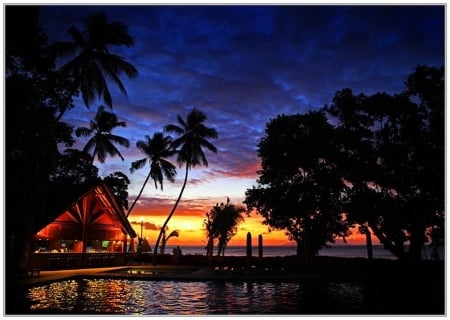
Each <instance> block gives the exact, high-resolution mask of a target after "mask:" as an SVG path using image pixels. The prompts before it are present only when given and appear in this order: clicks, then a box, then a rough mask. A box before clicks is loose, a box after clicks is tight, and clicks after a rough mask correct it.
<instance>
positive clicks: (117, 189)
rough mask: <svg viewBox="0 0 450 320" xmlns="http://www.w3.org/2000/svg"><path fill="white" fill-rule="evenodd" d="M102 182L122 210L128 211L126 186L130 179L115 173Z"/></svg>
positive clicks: (117, 172) (121, 173)
mask: <svg viewBox="0 0 450 320" xmlns="http://www.w3.org/2000/svg"><path fill="white" fill-rule="evenodd" d="M103 181H105V183H106V184H107V185H108V187H109V188H110V189H111V191H112V193H113V195H114V196H115V197H116V200H117V203H118V204H119V205H120V206H121V207H122V208H123V209H126V210H127V209H128V185H129V184H130V179H128V177H127V175H126V174H124V173H123V172H120V171H116V172H114V173H111V174H110V175H108V176H106V177H105V178H104V179H103Z"/></svg>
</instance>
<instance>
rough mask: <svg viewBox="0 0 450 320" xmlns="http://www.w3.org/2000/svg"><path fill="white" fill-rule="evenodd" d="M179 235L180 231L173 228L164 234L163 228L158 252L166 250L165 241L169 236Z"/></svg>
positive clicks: (161, 252) (162, 252)
mask: <svg viewBox="0 0 450 320" xmlns="http://www.w3.org/2000/svg"><path fill="white" fill-rule="evenodd" d="M179 235H180V233H179V231H178V230H173V231H172V232H171V233H169V234H168V235H167V236H166V231H165V230H164V231H163V236H162V239H161V246H160V248H159V254H164V251H165V250H166V244H167V241H169V239H170V238H173V237H177V238H178V237H179Z"/></svg>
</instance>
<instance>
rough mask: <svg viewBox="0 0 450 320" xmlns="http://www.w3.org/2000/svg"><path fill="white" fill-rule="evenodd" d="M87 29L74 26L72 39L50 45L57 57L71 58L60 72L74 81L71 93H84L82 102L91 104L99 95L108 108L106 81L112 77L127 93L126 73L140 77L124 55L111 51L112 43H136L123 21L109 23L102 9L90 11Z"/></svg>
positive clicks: (86, 21) (116, 44)
mask: <svg viewBox="0 0 450 320" xmlns="http://www.w3.org/2000/svg"><path fill="white" fill-rule="evenodd" d="M84 27H85V30H82V31H81V30H79V29H77V28H76V27H71V28H70V29H69V30H68V32H69V34H70V35H71V37H72V41H60V42H56V43H55V44H53V45H52V46H51V49H52V50H54V53H55V54H56V55H57V56H61V57H69V59H70V60H69V61H68V62H67V63H66V64H64V65H63V67H62V69H61V71H62V72H63V74H65V75H66V76H67V82H68V83H70V82H71V83H72V86H73V87H72V93H73V94H72V95H75V94H77V93H78V92H81V96H82V98H83V102H84V104H85V105H86V107H88V108H89V104H90V103H91V102H92V101H93V100H94V99H96V98H97V97H100V98H102V99H103V101H104V103H105V104H106V105H107V106H108V107H112V98H111V93H110V92H109V89H108V86H107V80H112V81H113V82H114V83H115V84H116V85H117V86H118V87H119V90H120V91H121V92H122V93H123V94H124V95H127V92H126V90H125V87H124V85H123V83H122V81H121V80H120V78H119V74H120V73H125V74H126V75H127V76H128V77H129V78H134V77H136V76H137V74H138V72H137V70H136V68H135V67H134V66H133V65H132V64H130V63H129V62H127V61H125V60H124V59H123V58H122V57H120V56H118V55H115V54H113V53H111V52H110V51H109V47H110V46H122V45H125V46H126V47H132V46H134V39H133V38H132V37H131V36H130V35H129V34H128V29H127V27H126V26H125V25H124V24H123V23H121V22H117V21H115V22H108V21H107V18H106V15H105V14H104V13H102V12H100V13H96V14H91V15H89V16H88V17H87V19H86V20H85V21H84ZM67 108H68V105H67V106H65V107H63V108H62V109H61V111H60V113H59V115H58V117H57V121H59V120H60V119H61V117H62V116H63V114H64V112H65V111H66V110H67Z"/></svg>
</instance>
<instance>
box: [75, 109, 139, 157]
mask: <svg viewBox="0 0 450 320" xmlns="http://www.w3.org/2000/svg"><path fill="white" fill-rule="evenodd" d="M117 127H126V123H125V122H124V121H118V119H117V116H116V115H115V114H114V113H112V112H108V111H105V107H103V106H100V107H99V108H98V111H97V114H96V115H95V119H94V120H92V121H91V123H90V125H89V128H87V127H79V128H77V129H76V130H75V134H76V136H77V137H80V136H83V137H90V139H89V140H88V142H87V143H86V145H85V146H84V149H83V151H85V152H87V153H91V152H92V163H93V162H94V160H95V157H97V158H98V161H100V162H101V163H104V162H105V160H106V156H107V155H110V156H111V157H115V156H119V157H120V158H121V159H122V161H123V160H124V158H123V156H122V154H121V153H120V151H119V150H118V149H117V148H116V146H115V144H118V145H120V146H123V147H126V148H128V147H129V146H130V141H129V140H128V139H126V138H124V137H121V136H117V135H114V134H112V133H111V131H112V130H114V129H115V128H117Z"/></svg>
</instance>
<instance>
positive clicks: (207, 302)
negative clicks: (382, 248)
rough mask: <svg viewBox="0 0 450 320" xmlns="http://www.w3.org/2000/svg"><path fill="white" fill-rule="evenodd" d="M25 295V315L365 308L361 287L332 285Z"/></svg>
mask: <svg viewBox="0 0 450 320" xmlns="http://www.w3.org/2000/svg"><path fill="white" fill-rule="evenodd" d="M26 296H27V298H28V299H29V311H30V313H34V312H36V313H70V314H71V313H74V314H96V313H101V314H105V313H106V314H128V315H132V314H141V315H152V314H158V315H163V314H171V315H205V314H270V313H281V314H295V313H299V312H306V313H308V312H312V313H317V312H318V313H321V312H323V313H333V312H339V313H342V312H347V313H358V311H364V310H365V308H366V305H365V301H364V289H363V286H362V285H361V284H358V283H333V282H328V283H322V284H320V285H317V283H315V284H298V283H252V282H223V283H221V282H176V281H139V280H125V279H121V280H117V279H97V280H95V279H89V280H88V279H76V280H67V281H60V282H56V283H52V284H49V285H44V286H39V287H35V288H32V289H29V291H28V292H27V294H26ZM318 297H320V299H317V298H318ZM319 301H320V303H321V304H322V303H323V304H324V305H322V307H319V305H318V303H319ZM325 306H326V307H325Z"/></svg>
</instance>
